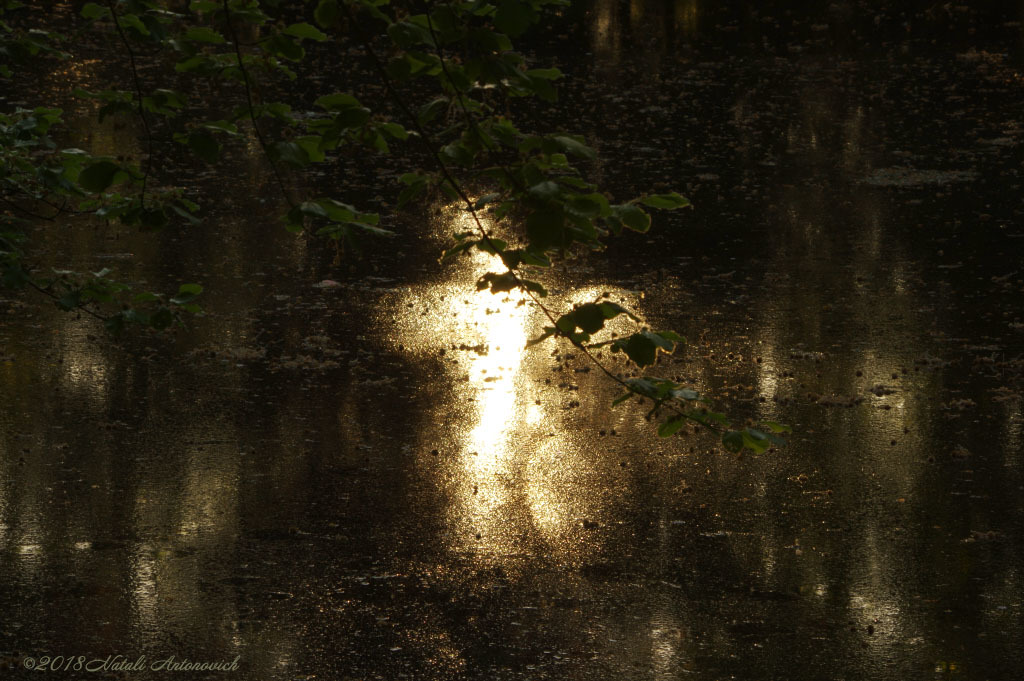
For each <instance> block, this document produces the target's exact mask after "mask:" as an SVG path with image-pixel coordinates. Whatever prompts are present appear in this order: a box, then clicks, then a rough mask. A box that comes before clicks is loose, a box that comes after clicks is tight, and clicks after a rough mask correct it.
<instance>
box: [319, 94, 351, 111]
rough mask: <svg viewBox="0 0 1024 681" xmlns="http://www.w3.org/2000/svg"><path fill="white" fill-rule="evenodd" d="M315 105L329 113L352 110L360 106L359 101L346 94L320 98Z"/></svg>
mask: <svg viewBox="0 0 1024 681" xmlns="http://www.w3.org/2000/svg"><path fill="white" fill-rule="evenodd" d="M313 103H314V104H315V105H316V106H319V107H320V108H321V109H326V110H327V111H342V110H344V109H351V108H353V107H357V106H360V104H359V100H358V99H356V98H355V97H353V96H352V95H350V94H347V93H344V92H335V93H334V94H331V95H324V96H322V97H318V98H317V100H316V101H315V102H313Z"/></svg>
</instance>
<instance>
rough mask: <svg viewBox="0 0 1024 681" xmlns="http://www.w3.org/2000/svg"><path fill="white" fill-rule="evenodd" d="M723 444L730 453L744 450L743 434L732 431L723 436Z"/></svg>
mask: <svg viewBox="0 0 1024 681" xmlns="http://www.w3.org/2000/svg"><path fill="white" fill-rule="evenodd" d="M722 444H723V445H725V448H726V449H728V450H729V451H730V452H739V451H741V450H742V449H743V433H741V432H740V431H738V430H730V431H728V432H726V433H724V434H723V435H722Z"/></svg>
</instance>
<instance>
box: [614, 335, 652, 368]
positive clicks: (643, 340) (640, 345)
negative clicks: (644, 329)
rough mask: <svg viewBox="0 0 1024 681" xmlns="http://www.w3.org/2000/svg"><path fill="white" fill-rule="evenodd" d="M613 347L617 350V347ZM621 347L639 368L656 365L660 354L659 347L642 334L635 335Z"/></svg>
mask: <svg viewBox="0 0 1024 681" xmlns="http://www.w3.org/2000/svg"><path fill="white" fill-rule="evenodd" d="M612 347H613V348H615V347H616V345H613V346H612ZM619 347H621V349H622V350H623V351H624V352H625V353H626V355H627V356H628V357H629V358H630V359H631V360H633V362H634V363H636V365H637V366H641V367H646V366H650V365H652V364H654V361H655V359H656V358H657V354H658V346H657V345H655V344H654V341H652V340H651V339H650V338H648V337H647V336H646V335H644V334H642V333H634V334H633V335H632V336H630V337H629V338H627V339H626V342H625V343H622V345H621V346H619Z"/></svg>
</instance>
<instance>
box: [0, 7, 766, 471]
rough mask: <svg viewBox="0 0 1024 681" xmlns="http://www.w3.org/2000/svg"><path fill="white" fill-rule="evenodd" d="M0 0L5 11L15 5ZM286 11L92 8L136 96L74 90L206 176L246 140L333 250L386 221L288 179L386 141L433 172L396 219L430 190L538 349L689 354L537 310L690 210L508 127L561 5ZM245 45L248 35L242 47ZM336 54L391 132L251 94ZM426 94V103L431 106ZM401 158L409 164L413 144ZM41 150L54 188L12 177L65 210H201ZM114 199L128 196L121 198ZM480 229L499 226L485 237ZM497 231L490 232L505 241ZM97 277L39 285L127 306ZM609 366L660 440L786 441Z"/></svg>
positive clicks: (534, 92) (73, 302) (136, 181)
mask: <svg viewBox="0 0 1024 681" xmlns="http://www.w3.org/2000/svg"><path fill="white" fill-rule="evenodd" d="M0 2H6V3H7V5H10V4H11V3H10V0H0ZM285 4H286V3H283V2H280V1H279V0H278V1H275V0H263V1H262V2H260V1H258V0H193V1H192V2H191V3H190V4H189V6H188V9H187V11H172V10H171V9H170V8H169V7H168V3H165V2H158V1H156V0H108V1H107V2H105V3H103V4H100V3H87V4H85V5H84V6H83V8H82V11H81V13H82V16H83V17H84V18H85V19H87V20H88V21H89V22H90V24H91V26H92V29H93V30H97V31H106V32H108V34H109V35H112V36H116V38H117V39H119V40H120V41H121V42H122V43H123V44H124V47H125V51H126V52H127V54H128V56H129V60H130V66H131V71H132V76H133V83H131V84H130V85H129V86H128V89H108V90H102V91H96V92H88V91H78V92H77V94H78V95H79V96H80V97H83V98H88V99H92V100H95V101H96V102H97V103H98V104H99V112H98V115H99V117H100V118H101V119H102V118H104V117H106V116H110V115H127V114H131V115H137V116H139V117H140V118H141V120H142V123H143V126H144V128H145V130H146V135H147V137H148V140H147V142H148V144H149V145H150V149H151V148H152V135H151V134H150V124H149V121H150V118H152V117H160V118H162V119H163V120H164V122H165V125H167V126H168V127H170V128H171V130H172V135H173V139H174V140H175V141H176V142H178V143H179V144H181V145H183V147H185V148H187V149H189V150H190V151H191V152H192V153H194V155H195V156H196V157H198V158H199V159H201V160H202V161H204V162H206V163H211V164H212V163H216V162H217V161H218V159H219V158H220V156H221V154H222V153H223V150H224V148H225V145H227V144H231V143H235V142H236V141H239V140H244V139H245V138H247V137H248V135H249V134H250V131H251V133H252V134H254V135H255V136H256V138H257V140H258V142H259V144H260V146H261V147H262V149H263V151H264V154H265V156H266V158H267V161H268V162H269V163H270V164H271V167H272V168H273V170H274V174H275V176H276V178H277V181H278V183H279V185H280V189H281V191H282V193H283V195H284V198H285V199H286V201H287V203H288V209H287V211H286V213H285V215H284V218H283V221H284V223H285V225H286V226H287V228H288V229H289V230H291V231H293V232H297V233H303V234H307V235H311V236H323V237H327V238H330V239H336V240H342V241H347V240H351V239H353V238H355V237H356V236H357V235H359V234H372V235H377V236H389V235H391V234H392V231H391V230H389V229H387V228H386V227H384V226H382V220H381V217H380V215H378V214H376V213H374V212H372V211H367V210H363V209H360V208H359V207H357V206H353V205H351V204H350V203H346V202H344V201H342V200H340V199H338V198H335V197H329V196H308V197H306V196H301V197H297V196H293V195H292V193H291V192H290V191H289V190H288V189H287V187H286V185H285V182H284V181H283V179H282V172H283V171H284V170H285V169H287V170H289V171H292V172H295V171H302V169H305V168H307V167H309V166H311V165H314V164H319V163H327V162H330V161H331V159H332V157H333V156H335V155H336V154H337V153H338V152H339V150H340V149H341V148H342V147H349V146H357V147H359V148H360V149H362V150H365V151H366V152H368V153H390V152H391V151H392V147H393V146H395V145H416V149H417V150H418V152H419V153H425V154H426V155H427V156H428V158H429V159H430V160H431V166H432V169H431V170H428V171H417V172H408V173H405V174H404V175H402V176H401V178H400V188H398V189H397V193H398V203H399V205H400V206H405V205H407V204H409V203H410V202H413V201H419V200H422V199H424V198H425V197H428V196H431V195H435V194H440V195H442V196H444V197H446V198H447V199H448V200H450V201H455V202H458V203H460V204H462V208H463V209H464V210H465V211H466V212H467V213H469V214H470V216H471V217H472V219H473V224H474V225H475V228H474V229H472V230H470V231H467V232H463V233H459V234H456V235H455V236H454V243H453V244H452V246H451V247H450V248H449V249H448V250H447V251H446V252H445V253H444V255H443V256H442V262H443V261H447V260H450V259H452V258H454V257H456V256H458V255H459V254H462V253H466V252H468V251H470V250H474V249H475V250H477V251H480V252H483V253H486V254H489V255H490V256H493V262H495V263H496V264H497V263H500V265H501V269H500V270H498V271H493V272H488V273H486V274H484V275H483V276H482V277H480V279H479V281H478V284H477V286H478V288H479V289H480V290H489V291H491V292H492V293H503V292H508V291H512V290H514V289H518V290H521V291H523V292H524V293H525V294H526V295H527V296H528V297H529V298H531V299H532V301H533V303H534V304H535V305H537V306H538V307H539V308H540V309H541V310H542V311H543V312H544V314H545V315H547V317H548V318H549V320H550V321H551V324H550V326H547V327H545V329H544V332H543V334H542V335H541V336H540V337H539V338H537V339H536V340H534V341H531V343H537V342H541V341H543V340H546V339H548V338H551V337H559V338H564V339H566V340H567V341H568V342H570V343H572V344H573V345H575V346H576V347H578V348H580V349H582V350H583V351H584V352H585V353H586V354H587V356H588V357H590V358H591V359H594V361H595V362H596V361H597V360H596V359H595V358H594V355H592V354H591V352H590V351H591V349H592V348H595V347H601V346H605V345H607V346H610V349H611V351H612V352H613V353H621V354H622V355H623V356H624V357H626V358H628V360H629V361H631V362H632V363H634V364H636V365H637V366H639V367H641V368H646V367H650V366H652V365H654V364H656V361H657V359H658V355H659V353H671V352H673V351H674V350H675V348H676V346H677V345H678V344H680V343H682V342H683V339H682V337H681V336H679V335H677V334H675V333H673V332H671V331H652V330H650V329H647V328H645V327H643V326H642V322H641V320H640V319H639V318H638V317H637V316H636V315H635V314H634V313H632V312H630V311H629V310H627V309H625V308H624V307H622V306H620V305H618V304H615V303H611V302H609V301H598V302H594V303H587V304H584V305H579V306H576V307H575V308H574V309H573V310H571V311H570V312H567V313H565V314H561V315H559V314H557V313H555V312H553V310H552V309H551V308H550V307H548V306H547V305H546V304H545V303H544V300H543V299H544V298H546V296H547V290H546V288H545V287H544V285H543V284H542V283H541V281H539V279H540V278H543V276H544V274H543V273H544V271H545V270H547V269H549V268H551V267H552V266H553V265H554V264H555V263H557V262H558V261H559V260H560V259H564V258H566V257H571V255H572V254H573V253H574V252H575V251H577V250H588V249H590V250H597V249H602V248H604V247H605V246H606V243H607V240H608V239H609V238H611V237H614V236H617V235H620V234H622V233H623V232H624V231H625V230H631V231H635V232H646V231H647V230H649V229H650V227H651V222H652V220H651V215H650V213H649V211H650V210H651V209H655V210H675V209H679V208H684V207H687V206H689V201H687V199H685V198H684V197H682V196H680V195H679V194H677V193H674V192H668V193H661V194H651V195H643V196H639V197H635V198H632V199H628V200H625V201H616V200H614V199H613V198H612V197H611V196H610V195H609V194H607V193H605V192H602V191H601V190H600V189H599V188H598V187H597V186H596V185H595V184H593V183H591V182H589V181H588V180H586V179H585V178H586V170H587V167H588V165H589V164H590V162H591V161H592V160H593V159H594V158H595V157H596V152H595V150H594V149H593V148H592V147H590V146H588V145H587V143H586V141H585V140H584V138H582V137H580V136H578V135H576V134H573V133H572V132H571V131H565V130H553V131H534V130H527V129H523V128H521V127H520V126H518V125H517V124H516V123H515V122H514V120H513V117H512V115H511V112H512V111H513V110H514V108H515V103H516V102H517V101H519V100H521V99H522V98H537V99H540V100H543V101H554V100H555V99H556V98H557V88H556V83H557V81H558V80H559V79H560V78H561V77H562V74H561V72H560V71H559V70H558V69H554V68H532V67H531V65H530V64H529V63H528V60H527V58H526V57H525V56H524V55H523V54H521V53H519V52H517V51H516V50H515V49H514V46H513V42H512V41H513V39H515V38H517V37H519V36H521V35H522V34H524V33H525V32H526V31H528V30H529V29H530V28H531V27H532V26H534V25H535V24H537V23H538V22H539V21H541V18H542V16H543V15H544V13H545V12H548V11H550V10H552V9H554V10H556V11H557V9H558V8H559V7H562V6H564V5H566V4H568V0H496V1H494V2H491V1H489V0H448V1H435V2H431V3H429V4H428V3H426V2H425V1H424V0H406V1H404V2H401V1H399V0H395V1H394V2H392V1H391V0H318V1H317V2H316V3H315V8H314V9H313V11H312V12H311V16H308V17H306V18H307V19H308V20H306V21H302V20H299V21H295V20H294V19H295V17H294V11H295V8H294V7H289V8H288V12H290V13H291V14H289V13H288V12H285V11H284V10H283V9H282V7H281V6H283V5H285ZM292 4H294V3H292ZM286 16H291V19H288V20H286V19H285V17H286ZM300 19H301V17H300ZM242 35H245V36H256V38H255V39H250V40H251V42H249V43H245V44H243V42H242V40H241V39H240V36H242ZM332 43H335V44H337V43H349V44H351V43H358V44H361V46H362V49H363V51H364V52H365V53H366V55H367V57H368V58H369V60H370V62H371V63H372V64H373V66H374V67H375V68H376V71H377V74H378V77H379V81H380V84H382V85H384V86H385V87H386V89H387V92H388V93H389V95H390V97H391V99H392V100H393V107H392V110H394V111H397V112H398V115H397V119H395V118H396V117H393V116H389V115H388V114H387V113H386V112H384V111H373V110H372V109H371V108H370V107H368V106H366V104H365V102H361V101H360V100H359V98H357V97H356V96H355V95H354V94H352V93H350V92H344V91H338V92H331V93H325V94H321V95H320V96H318V97H316V99H315V100H314V101H312V102H308V101H301V100H299V101H288V102H286V101H259V100H258V98H257V97H255V96H254V90H255V85H256V82H257V79H272V78H282V79H292V80H294V79H296V78H297V77H298V76H297V73H296V70H295V69H296V68H297V65H298V64H300V63H301V62H302V61H303V60H304V59H305V58H306V56H307V53H308V51H309V50H311V49H317V47H318V46H320V47H329V46H330V45H331V44H332ZM0 49H2V48H0ZM139 50H148V51H149V52H150V53H158V54H161V55H173V56H174V59H175V67H174V68H175V71H176V72H177V73H178V74H184V75H187V76H191V77H192V78H194V79H205V80H209V81H214V82H217V81H226V82H229V83H235V84H237V86H240V88H241V90H242V92H243V93H244V98H240V100H239V101H238V102H237V103H235V104H234V105H233V106H222V111H221V113H220V117H218V118H217V119H211V120H204V119H202V118H199V117H197V116H194V115H189V111H190V109H189V102H188V96H187V94H186V93H184V92H179V91H177V90H174V89H170V88H167V87H158V88H154V89H148V88H144V87H143V84H142V82H141V79H140V78H139V75H138V70H137V69H136V64H135V54H136V51H139ZM236 90H237V87H236ZM424 92H429V93H430V94H428V95H426V96H424V95H423V93H424ZM410 93H416V94H415V95H413V94H410ZM221 104H222V105H223V104H226V103H225V102H221ZM311 109H312V111H311ZM224 111H227V113H226V114H225V113H224ZM299 112H301V113H299ZM47 115H50V114H47V113H46V112H45V111H44V112H42V113H40V114H39V115H38V116H37V117H36V119H37V120H44V121H46V120H49V123H50V124H52V123H53V122H55V120H56V119H53V120H50V119H47V118H46V116H47ZM54 115H55V114H54ZM11 120H13V119H11ZM18 124H20V125H27V124H23V123H18ZM44 127H45V126H44ZM29 138H31V139H33V140H34V141H35V142H34V143H35V144H37V145H38V144H45V143H46V142H45V140H46V139H48V138H46V135H45V130H41V131H40V130H36V131H35V132H32V133H31V134H30V135H29ZM0 144H2V153H7V151H9V150H11V149H14V148H15V147H14V146H11V145H10V144H8V142H7V141H6V140H0ZM406 151H407V153H409V154H413V153H416V152H414V151H413V148H412V147H410V148H408V149H407V150H406ZM50 152H51V153H50V154H49V155H48V156H46V157H45V160H42V157H38V156H36V155H34V153H33V152H24V151H22V152H18V153H21V154H22V159H23V160H24V161H25V162H26V163H27V164H28V165H26V167H25V172H28V170H29V167H28V166H32V168H34V169H35V170H34V171H33V172H36V173H37V174H38V173H41V172H43V169H45V168H52V170H50V171H48V172H50V174H51V175H52V176H47V177H46V178H35V179H34V180H33V181H31V182H29V181H27V180H26V179H25V178H21V180H20V181H22V183H23V184H24V185H25V186H26V187H33V188H34V189H33V191H34V193H31V192H30V193H29V194H27V196H34V197H36V198H39V199H40V200H43V199H45V200H49V198H50V197H51V196H63V197H74V198H76V199H79V203H78V206H77V209H78V210H82V211H88V212H90V213H93V214H95V215H97V216H99V217H102V218H106V219H117V220H120V221H121V222H123V223H125V224H137V225H140V226H143V227H163V226H165V225H167V224H168V223H170V222H171V221H172V220H186V221H190V220H194V217H193V213H194V212H195V210H196V208H197V207H196V206H195V204H192V203H191V202H189V201H187V200H186V199H184V198H183V197H182V196H181V194H180V193H175V192H173V191H172V192H159V193H157V192H152V191H147V177H148V174H149V171H148V170H144V169H142V168H140V167H138V166H136V165H134V164H130V163H127V162H124V161H119V160H117V159H112V158H94V157H90V156H88V155H87V154H85V153H84V152H80V151H78V150H62V151H57V150H55V149H51V150H50ZM5 164H6V160H5ZM5 168H6V165H5ZM4 172H5V173H6V172H7V171H6V170H5V171H4ZM47 181H48V182H49V184H46V182H47ZM122 186H123V187H134V188H136V189H137V190H138V191H137V193H134V194H133V193H128V192H119V191H117V189H119V188H121V187H122ZM468 186H474V187H478V186H485V187H487V188H488V190H487V191H486V193H484V194H483V195H482V196H479V197H476V198H473V199H471V198H470V197H469V195H468V194H467V192H466V190H465V187H468ZM6 198H7V197H6V196H5V200H6ZM485 217H486V221H485V220H484V218H485ZM485 222H486V224H490V225H493V227H485ZM492 230H493V231H495V232H497V231H500V232H501V235H502V238H499V237H498V236H497V235H496V233H492ZM3 243H4V244H8V241H4V242H3ZM10 244H11V245H10V248H8V247H7V245H5V246H4V248H5V249H7V250H5V251H4V252H5V253H17V257H15V256H11V258H12V262H15V261H17V260H19V259H20V251H19V250H17V249H18V248H19V244H20V242H19V241H18V239H15V238H12V239H10ZM5 257H6V256H5ZM10 269H11V268H10V267H8V270H10ZM22 271H24V270H22ZM106 274H107V273H106V272H102V273H95V274H94V275H93V276H92V277H84V278H83V277H75V276H71V275H70V274H69V273H58V274H57V276H56V277H53V278H50V279H47V280H45V281H43V280H40V281H39V282H35V285H36V286H37V287H38V288H41V289H44V290H46V291H48V292H49V293H50V294H52V295H54V296H55V297H56V300H57V301H58V304H60V305H61V306H62V307H70V308H76V307H82V306H88V305H94V304H96V303H104V302H110V301H112V300H113V298H114V296H115V295H116V294H121V293H123V291H124V290H123V289H121V288H120V286H121V285H117V284H113V283H112V282H109V281H108V280H107V279H106ZM200 291H201V289H200V288H199V287H198V286H195V285H186V286H184V287H182V289H181V291H179V294H178V295H177V296H175V297H173V298H167V299H165V298H161V297H158V296H155V295H153V294H145V295H143V296H141V297H140V296H138V295H136V296H135V300H134V301H133V302H140V303H149V304H152V305H155V306H156V309H155V310H154V311H151V312H149V313H144V314H143V313H136V312H134V311H132V312H131V313H130V314H129V311H128V310H127V309H122V310H121V312H119V313H118V314H117V315H116V317H117V318H118V319H119V320H121V321H119V322H112V323H111V324H110V326H111V327H112V328H114V329H115V330H117V328H119V326H120V325H123V324H124V323H127V322H139V323H145V324H148V325H151V326H155V327H163V326H166V325H167V324H169V323H170V321H172V320H173V318H174V315H175V314H177V313H178V312H181V311H186V312H187V311H195V310H196V309H197V308H195V304H194V303H193V302H192V299H193V298H194V297H195V295H198V293H199V292H200ZM150 296H152V297H150ZM168 314H170V315H171V317H168ZM620 315H624V316H625V318H627V319H629V320H631V323H632V324H635V325H636V330H635V331H634V332H632V333H629V334H627V335H624V336H622V337H613V338H611V339H610V340H604V341H599V342H594V341H593V337H594V336H595V335H596V334H598V333H600V332H602V331H603V330H605V323H606V322H607V321H609V320H612V319H615V318H616V317H619V316H620ZM602 369H604V370H605V373H607V374H608V375H609V376H611V377H612V378H613V379H614V380H616V381H618V382H619V383H621V384H622V386H623V387H624V388H625V389H626V390H627V393H626V396H636V397H639V398H641V399H644V400H648V401H650V402H651V403H652V404H653V405H654V406H653V409H652V410H651V415H654V414H658V413H666V412H667V413H669V415H668V416H667V418H666V420H665V421H664V422H663V423H662V425H661V427H660V428H659V433H660V434H662V435H666V436H667V435H671V434H673V433H675V432H677V431H678V430H679V428H680V427H681V424H682V423H683V422H684V421H687V420H688V421H691V422H694V423H697V424H700V425H702V426H706V427H709V428H713V429H716V430H721V431H723V442H724V444H725V445H726V446H727V447H730V448H734V449H742V448H748V449H752V450H754V451H764V449H765V448H766V447H767V444H765V443H766V442H771V441H772V438H773V437H775V435H776V433H777V432H781V431H776V430H775V426H768V427H766V428H765V430H767V431H769V432H767V433H766V432H764V431H763V430H757V429H745V430H730V429H729V425H728V422H727V421H726V420H725V419H724V417H721V415H718V414H713V413H711V412H708V411H707V410H706V409H704V408H703V407H696V406H695V403H698V402H700V399H699V396H697V395H696V394H695V393H693V391H691V390H689V389H687V388H684V387H682V386H679V385H677V384H675V383H673V382H671V381H668V380H667V379H659V378H653V377H644V378H632V379H622V378H620V377H617V376H615V375H614V374H612V373H611V372H610V371H608V370H607V369H605V368H604V367H603V366H602ZM775 425H777V424H775ZM778 428H780V429H784V427H782V426H778Z"/></svg>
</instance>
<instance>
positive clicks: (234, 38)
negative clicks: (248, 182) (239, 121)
mask: <svg viewBox="0 0 1024 681" xmlns="http://www.w3.org/2000/svg"><path fill="white" fill-rule="evenodd" d="M224 22H225V23H226V24H227V27H228V33H230V34H231V44H232V45H234V47H235V56H236V57H237V58H238V70H239V71H240V72H241V73H242V81H243V83H244V84H245V101H246V104H247V106H248V110H249V120H251V121H252V127H253V130H255V131H256V139H257V140H258V141H259V143H260V148H261V149H262V150H263V155H264V156H266V157H267V162H269V163H270V168H271V169H272V170H273V171H274V177H276V178H277V186H278V187H280V188H281V194H282V195H284V200H285V201H287V202H288V205H289V206H290V207H291V208H295V202H294V201H293V200H292V197H291V195H289V193H288V189H287V188H285V185H284V178H283V177H281V171H280V170H278V168H277V164H276V163H274V161H273V160H271V158H270V152H269V145H268V144H267V140H266V139H265V138H264V137H263V133H262V132H261V131H260V126H259V123H257V122H256V108H255V106H254V105H253V103H252V84H251V83H250V82H249V72H248V71H247V70H246V68H245V64H244V63H243V59H242V48H241V45H240V44H239V41H238V34H237V33H236V32H235V25H234V24H233V23H232V22H231V8H230V7H229V6H228V0H224Z"/></svg>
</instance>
